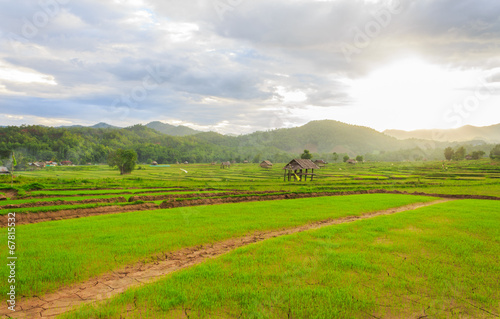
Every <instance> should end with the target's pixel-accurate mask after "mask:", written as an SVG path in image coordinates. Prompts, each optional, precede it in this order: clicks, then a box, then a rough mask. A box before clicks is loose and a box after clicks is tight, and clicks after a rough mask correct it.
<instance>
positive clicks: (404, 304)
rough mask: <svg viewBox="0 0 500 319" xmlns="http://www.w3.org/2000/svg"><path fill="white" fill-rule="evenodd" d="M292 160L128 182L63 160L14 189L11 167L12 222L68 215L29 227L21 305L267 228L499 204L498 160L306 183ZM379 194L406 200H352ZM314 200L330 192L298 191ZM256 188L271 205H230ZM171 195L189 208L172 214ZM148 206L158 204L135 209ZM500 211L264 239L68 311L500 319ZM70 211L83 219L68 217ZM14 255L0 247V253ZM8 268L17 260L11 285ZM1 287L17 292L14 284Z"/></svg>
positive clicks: (3, 179)
mask: <svg viewBox="0 0 500 319" xmlns="http://www.w3.org/2000/svg"><path fill="white" fill-rule="evenodd" d="M282 166H284V164H275V168H273V169H269V170H266V169H262V168H260V167H259V166H258V165H256V164H236V165H233V166H232V167H231V168H230V169H220V167H219V166H218V165H215V166H214V165H209V164H190V165H172V166H171V167H149V166H148V167H144V166H143V167H142V169H140V170H135V171H133V172H132V174H130V175H123V176H121V175H119V173H118V171H116V170H113V169H111V168H109V167H108V166H104V165H101V166H81V167H54V168H48V169H47V168H46V169H43V170H38V171H26V172H16V173H15V175H16V177H15V179H14V181H13V183H12V186H11V179H10V176H0V192H1V193H3V194H5V196H6V197H7V199H5V200H2V201H0V205H1V207H2V209H1V213H0V218H5V217H6V216H5V214H7V213H9V212H15V213H16V215H17V216H18V217H22V216H26V217H27V218H34V217H36V214H38V213H40V214H39V215H40V216H41V217H44V216H45V215H47V214H42V213H44V212H50V213H51V214H54V215H53V219H61V218H69V219H64V220H53V221H43V222H38V223H34V224H26V225H17V226H16V252H15V253H16V256H17V257H18V260H19V262H18V263H17V266H16V287H17V288H16V293H17V295H18V298H21V299H22V298H28V299H30V298H33V297H35V296H40V297H43V296H44V295H46V294H50V293H52V292H57V291H58V290H59V289H61V288H64V287H67V286H69V285H72V284H75V283H82V282H85V281H87V280H90V279H92V278H94V277H95V276H100V275H105V274H108V273H110V272H112V271H116V270H118V269H122V268H123V267H127V266H131V265H136V264H137V263H154V262H155V261H157V260H159V259H161V258H162V256H165V255H166V254H167V253H169V252H175V251H179V250H181V249H184V248H190V247H198V246H200V245H210V244H214V243H220V242H222V241H224V240H228V239H231V238H240V237H243V236H248V235H252V234H254V233H256V232H262V231H271V230H282V229H288V228H293V227H297V226H301V225H306V224H309V223H313V222H318V221H324V220H331V219H337V218H342V217H346V216H359V215H362V214H365V213H369V212H375V211H379V210H385V209H388V208H393V207H401V206H404V205H408V204H412V203H426V202H430V201H435V200H437V199H438V197H439V194H441V195H442V196H446V195H452V194H456V195H464V196H469V195H481V196H489V197H500V165H499V163H497V162H492V161H490V160H486V159H484V160H480V161H462V162H446V163H444V165H443V162H399V163H363V164H357V165H349V164H345V163H334V164H329V165H327V166H326V167H325V168H322V169H321V170H318V171H317V172H316V173H317V176H316V177H315V180H314V181H307V182H300V181H292V182H284V181H283V175H282V174H283V170H282V169H281V167H282ZM181 168H182V169H185V170H187V171H188V173H185V172H183V171H182V170H181ZM368 190H388V191H399V192H406V193H408V194H364V195H345V194H341V193H343V192H359V191H368ZM264 191H265V193H263V192H264ZM414 192H422V193H425V194H438V195H436V196H416V195H414V194H411V193H414ZM316 193H321V194H320V195H321V197H311V198H301V199H284V198H290V197H292V196H295V195H300V196H302V195H307V196H313V195H314V196H318V194H316ZM325 194H326V195H334V194H337V195H341V196H323V195H325ZM167 195H168V196H167ZM278 195H279V196H282V197H279V199H280V200H270V199H272V196H278ZM158 196H161V197H158ZM166 196H167V197H166ZM283 196H284V197H283ZM132 197H133V198H132ZM247 197H254V200H257V199H259V200H261V201H255V202H240V203H231V204H227V203H223V202H224V200H229V199H231V200H233V199H238V200H240V199H241V200H250V199H248V198H247ZM117 198H120V200H119V201H116V202H115V201H114V199H117ZM199 199H200V200H210V202H209V204H210V205H206V204H203V201H200V202H199V203H197V202H196V200H199ZM491 199H494V198H491ZM89 200H90V201H92V202H91V203H89V202H85V201H89ZM164 200H165V201H167V204H169V203H177V204H183V205H184V204H185V205H187V206H189V207H178V208H164V207H171V206H161V207H163V208H161V207H160V206H158V205H159V204H160V203H162V202H163V201H164ZM106 201H111V202H109V203H108V202H106ZM48 202H53V203H48ZM139 203H148V204H147V205H143V206H144V207H145V208H141V209H148V210H137V209H139V208H136V206H133V207H132V208H130V209H133V210H134V211H128V212H123V211H124V209H125V206H127V205H131V204H139ZM8 205H23V206H22V207H19V208H16V207H14V208H13V207H11V206H8ZM148 205H150V206H148ZM190 205H202V206H190ZM25 206H28V207H25ZM104 206H113V207H114V208H113V210H114V211H113V212H117V211H118V212H121V213H119V214H106V212H105V211H103V212H101V213H99V214H101V215H98V216H90V217H83V216H86V215H85V214H82V213H83V212H84V211H85V209H101V207H102V209H106V208H105V207H104ZM137 207H138V206H137ZM150 207H151V208H150ZM499 207H500V205H498V201H497V200H486V199H483V200H479V199H478V200H473V199H466V200H457V201H452V202H447V203H441V204H436V205H433V206H430V207H426V208H420V209H418V210H414V211H407V212H402V213H397V214H394V215H390V216H381V217H375V218H373V219H367V220H362V221H357V222H354V223H350V224H342V225H334V226H328V227H325V228H322V229H318V230H314V231H307V232H304V233H299V234H294V235H287V236H283V237H278V238H275V239H269V240H265V241H263V242H261V243H258V244H253V245H249V246H246V247H242V248H239V249H237V250H235V251H233V252H230V253H228V254H226V255H223V256H221V257H218V258H216V259H214V260H209V261H205V262H203V263H202V264H200V265H198V266H196V267H191V268H189V269H185V270H182V271H178V272H176V273H173V274H170V275H167V276H166V277H165V278H164V279H163V280H161V281H159V282H157V283H154V284H148V285H146V286H144V287H142V288H135V289H131V290H127V291H126V292H125V293H123V294H121V295H119V296H117V297H115V298H113V299H111V300H110V301H109V302H107V303H103V304H99V305H94V306H85V307H84V308H82V309H80V310H78V311H77V312H74V313H71V314H68V318H108V317H110V318H121V317H125V318H129V317H130V318H158V317H167V318H168V317H171V318H187V317H189V318H207V317H221V318H233V317H242V318H418V317H425V316H427V317H429V318H454V317H457V318H462V317H463V318H494V317H495V315H496V316H498V314H499V313H500V309H499V308H500V303H499V302H500V301H499V300H500V296H499V293H498V291H500V287H499V281H500V278H499V275H498V274H499V273H500V269H499V266H498V265H500V259H499V257H498V256H500V251H499V247H500V245H499V242H500V233H499V229H500V227H499V226H500V225H499V224H500V209H499ZM121 209H123V210H121ZM60 210H70V211H71V212H72V213H71V214H70V215H69V217H64V216H62V215H57V214H62V213H58V211H60ZM116 210H117V211H116ZM73 212H75V213H73ZM50 216H52V215H50ZM72 216H73V217H72ZM75 216H79V217H81V218H74V217H75ZM50 218H52V217H50ZM50 218H49V219H50ZM40 220H45V219H40ZM2 226H3V227H2V228H0V236H2V237H4V238H6V237H7V228H6V227H5V225H2ZM7 254H8V250H7V249H3V250H1V251H0V258H3V259H4V260H6V257H7ZM7 276H8V269H7V267H4V269H3V270H2V271H0V280H2V281H3V282H6V281H7ZM0 291H1V293H2V294H3V295H6V293H7V286H4V285H2V286H1V289H0ZM35 298H36V297H35ZM491 314H493V315H491Z"/></svg>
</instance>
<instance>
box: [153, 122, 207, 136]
mask: <svg viewBox="0 0 500 319" xmlns="http://www.w3.org/2000/svg"><path fill="white" fill-rule="evenodd" d="M146 126H147V127H149V128H152V129H153V130H156V131H158V132H160V133H163V134H167V135H171V136H188V135H194V134H198V133H200V132H201V131H197V130H193V129H192V128H189V127H187V126H182V125H179V126H175V125H171V124H167V123H162V122H160V121H154V122H151V123H148V124H146Z"/></svg>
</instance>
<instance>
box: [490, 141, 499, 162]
mask: <svg viewBox="0 0 500 319" xmlns="http://www.w3.org/2000/svg"><path fill="white" fill-rule="evenodd" d="M490 158H491V159H500V144H498V145H495V147H493V149H492V150H491V151H490Z"/></svg>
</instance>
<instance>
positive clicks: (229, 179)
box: [0, 159, 500, 196]
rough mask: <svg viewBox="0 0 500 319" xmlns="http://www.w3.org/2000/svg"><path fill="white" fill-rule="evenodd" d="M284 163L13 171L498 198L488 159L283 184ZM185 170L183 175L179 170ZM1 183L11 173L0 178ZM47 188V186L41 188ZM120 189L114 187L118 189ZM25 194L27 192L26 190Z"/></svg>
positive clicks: (65, 182)
mask: <svg viewBox="0 0 500 319" xmlns="http://www.w3.org/2000/svg"><path fill="white" fill-rule="evenodd" d="M283 166H284V164H275V167H274V168H273V169H270V170H266V169H262V168H260V167H259V166H258V165H257V164H235V165H233V166H232V167H231V168H230V169H224V170H223V169H220V168H219V166H218V165H209V164H189V165H182V164H179V165H172V166H171V167H158V168H156V167H143V169H140V170H135V171H134V172H133V173H132V174H131V175H124V176H120V175H119V173H118V171H117V170H113V169H111V168H109V167H108V166H104V165H101V166H81V167H53V168H46V169H44V170H39V171H32V172H29V171H26V172H16V175H17V176H18V177H17V178H16V179H15V183H14V186H15V187H18V188H21V187H22V186H23V185H27V184H29V183H33V182H39V183H42V184H43V185H44V186H45V188H47V189H50V188H63V189H78V188H94V187H95V188H104V187H109V188H118V187H120V188H130V187H135V188H151V187H162V188H168V187H170V188H176V187H177V188H187V189H203V188H215V189H237V190H286V191H353V190H360V189H377V188H381V189H387V190H403V191H422V192H432V193H446V194H476V195H491V196H500V163H498V162H492V161H491V160H486V159H484V160H480V161H461V162H446V163H443V162H395V163H371V162H368V163H363V164H356V165H351V164H345V163H333V164H328V165H327V166H326V167H325V168H322V169H321V170H319V171H317V173H318V175H317V177H316V180H315V181H314V182H313V183H311V182H283V170H282V169H281V168H282V167H283ZM181 168H182V169H185V170H187V171H188V173H187V174H186V173H184V172H183V171H181V170H180V169H181ZM0 183H3V187H9V186H10V177H8V176H3V177H0ZM0 187H1V185H0ZM44 191H45V190H44ZM117 191H118V190H117ZM27 193H29V192H27Z"/></svg>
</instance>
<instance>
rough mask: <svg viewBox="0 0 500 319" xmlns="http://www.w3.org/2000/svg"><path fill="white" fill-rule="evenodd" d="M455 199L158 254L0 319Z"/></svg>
mask: <svg viewBox="0 0 500 319" xmlns="http://www.w3.org/2000/svg"><path fill="white" fill-rule="evenodd" d="M450 200H452V199H440V200H436V201H432V202H428V203H416V204H411V205H406V206H402V207H397V208H390V209H386V210H382V211H377V212H372V213H367V214H364V215H362V216H347V217H341V218H337V219H333V220H323V221H319V222H314V223H311V224H307V225H303V226H298V227H295V228H289V229H283V230H274V231H263V232H256V233H254V234H252V235H248V236H245V237H240V238H231V239H228V240H225V241H222V242H218V243H215V244H213V245H200V246H197V247H189V248H184V249H181V250H178V251H174V252H169V253H168V254H166V255H158V256H157V259H158V261H157V262H155V263H151V264H142V263H137V264H133V265H129V266H126V267H124V268H121V269H119V270H116V271H114V272H112V273H108V274H104V275H100V276H99V277H96V278H93V279H91V280H88V281H86V282H83V283H78V284H75V285H73V286H71V287H67V288H63V289H60V290H59V291H57V292H54V293H50V294H47V295H45V296H43V298H40V297H35V298H32V299H28V300H22V299H21V300H18V305H17V311H16V312H12V311H10V310H8V309H7V305H6V304H5V303H4V304H3V305H2V306H1V307H0V316H1V318H9V316H10V318H53V317H55V316H57V315H60V314H62V313H64V312H67V311H70V310H71V309H72V308H73V307H77V306H81V305H83V304H87V303H91V302H98V301H102V300H105V299H108V298H111V297H113V296H115V295H117V294H120V293H122V292H124V291H125V290H127V289H129V288H131V287H136V286H140V285H143V284H145V283H151V282H154V281H156V280H159V279H161V278H163V277H164V276H165V275H167V274H170V273H172V272H174V271H176V270H179V269H183V268H187V267H191V266H193V265H196V264H199V263H201V262H203V261H205V260H207V259H210V258H215V257H218V256H220V255H223V254H225V253H228V252H230V251H232V250H234V249H236V248H238V247H242V246H245V245H249V244H252V243H256V242H260V241H263V240H265V239H268V238H273V237H278V236H283V235H288V234H294V233H299V232H303V231H306V230H310V229H318V228H321V227H324V226H329V225H337V224H342V223H349V222H353V221H357V220H362V219H368V218H373V217H376V216H381V215H390V214H395V213H398V212H403V211H408V210H414V209H417V208H420V207H425V206H430V205H435V204H438V203H443V202H447V201H450Z"/></svg>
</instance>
